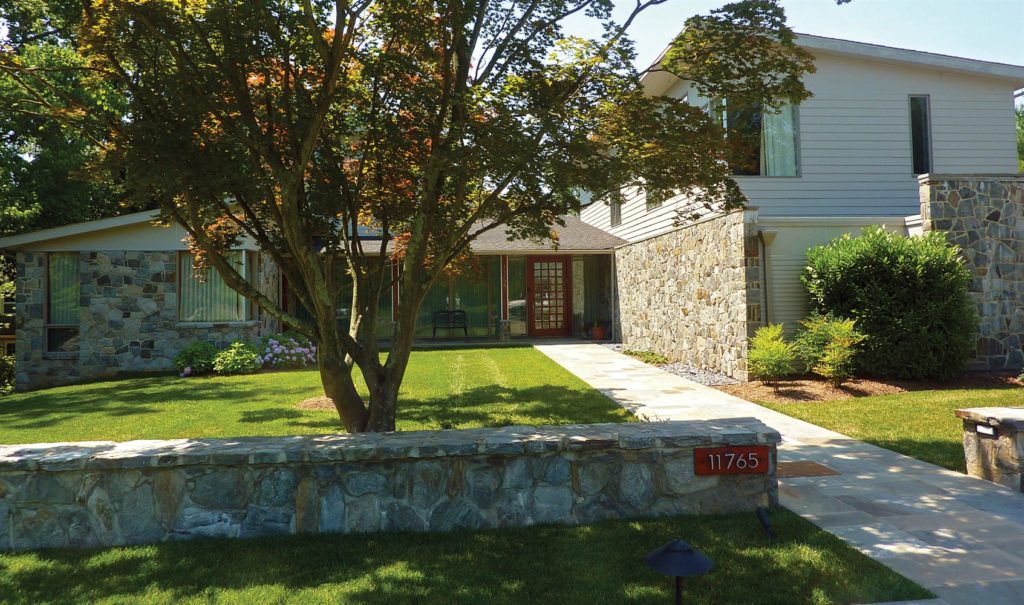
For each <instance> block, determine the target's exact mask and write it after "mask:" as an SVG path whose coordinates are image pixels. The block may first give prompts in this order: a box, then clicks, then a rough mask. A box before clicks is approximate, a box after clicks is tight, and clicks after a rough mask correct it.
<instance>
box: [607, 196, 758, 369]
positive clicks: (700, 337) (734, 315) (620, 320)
mask: <svg viewBox="0 0 1024 605" xmlns="http://www.w3.org/2000/svg"><path fill="white" fill-rule="evenodd" d="M756 222H757V210H756V209H754V208H748V209H746V210H742V211H737V212H732V213H730V214H726V215H721V216H716V217H713V218H708V219H703V220H700V221H698V222H696V223H694V224H691V225H688V226H685V227H682V228H680V229H677V230H675V231H671V232H669V233H666V234H664V235H659V236H656V237H653V238H650V239H647V240H643V241H640V242H636V243H633V244H629V245H626V246H623V247H621V248H619V249H617V250H616V251H615V264H616V280H617V285H618V290H617V291H618V308H617V309H616V314H615V315H616V317H615V321H616V322H617V326H618V330H617V333H618V334H620V335H621V337H622V342H623V344H624V345H625V346H626V347H628V348H631V349H644V350H649V351H654V352H657V353H660V354H662V355H665V356H666V357H669V358H670V359H673V360H679V361H682V362H684V363H686V364H689V365H692V366H695V367H698V368H701V369H705V370H712V371H715V372H721V373H723V374H727V375H729V376H732V377H734V378H738V379H740V380H745V379H746V377H747V338H748V337H749V336H751V335H752V334H753V331H754V330H755V329H756V328H757V327H759V326H761V325H762V304H763V292H762V287H761V286H762V278H761V258H760V243H759V241H758V237H757V227H756V224H755V223H756Z"/></svg>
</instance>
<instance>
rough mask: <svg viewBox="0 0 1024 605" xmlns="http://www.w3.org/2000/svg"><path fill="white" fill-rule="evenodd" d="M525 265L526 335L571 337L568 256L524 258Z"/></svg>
mask: <svg viewBox="0 0 1024 605" xmlns="http://www.w3.org/2000/svg"><path fill="white" fill-rule="evenodd" d="M526 266H527V270H526V296H527V300H528V301H529V303H528V305H527V310H528V312H529V324H530V325H529V334H530V336H569V335H571V334H572V296H571V294H570V291H569V288H570V284H571V283H572V282H571V281H570V279H569V277H570V275H569V273H570V271H572V264H571V262H570V257H568V256H528V257H526Z"/></svg>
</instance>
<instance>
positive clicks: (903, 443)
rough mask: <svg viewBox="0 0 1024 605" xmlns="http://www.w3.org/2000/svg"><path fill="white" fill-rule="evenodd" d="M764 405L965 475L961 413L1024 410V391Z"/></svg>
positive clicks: (918, 393) (938, 392)
mask: <svg viewBox="0 0 1024 605" xmlns="http://www.w3.org/2000/svg"><path fill="white" fill-rule="evenodd" d="M758 403H760V404H761V405H763V406H765V407H768V408H771V409H773V410H777V411H779V412H782V413H783V414H788V415H790V416H793V417H795V418H799V419H801V420H806V421H807V422H811V423H813V424H817V425H819V426H823V427H825V428H828V429H832V430H833V431H837V432H840V433H843V434H844V435H849V436H850V437H853V438H855V439H860V440H862V441H866V442H868V443H873V444H875V445H877V446H879V447H884V448H886V449H890V450H893V451H896V452H899V453H901V454H906V455H907V456H911V457H913V458H917V459H918V460H924V461H925V462H931V463H932V464H937V465H939V466H943V467H946V468H948V469H952V470H955V471H960V472H965V470H966V467H965V465H964V450H963V425H962V423H961V421H960V419H959V418H957V417H956V416H954V415H953V412H954V411H955V410H956V409H957V408H966V407H985V406H1009V407H1021V406H1024V389H1022V388H1009V387H1007V388H997V389H958V390H931V391H914V392H910V393H900V394H898V395H878V396H875V397H859V398H855V399H847V400H844V401H823V402H805V403H770V402H760V401H759V402H758Z"/></svg>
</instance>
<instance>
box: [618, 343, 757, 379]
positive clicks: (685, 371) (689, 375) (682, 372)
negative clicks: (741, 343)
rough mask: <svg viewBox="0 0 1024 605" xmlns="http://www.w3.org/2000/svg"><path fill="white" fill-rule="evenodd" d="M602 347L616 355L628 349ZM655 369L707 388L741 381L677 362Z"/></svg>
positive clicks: (620, 346) (623, 347)
mask: <svg viewBox="0 0 1024 605" xmlns="http://www.w3.org/2000/svg"><path fill="white" fill-rule="evenodd" d="M601 346H602V347H606V348H609V349H611V350H613V351H615V352H616V353H622V352H623V351H625V350H626V347H625V346H623V344H622V343H618V342H614V343H603V344H602V345H601ZM654 367H656V368H660V369H662V370H665V371H666V372H668V373H669V374H675V375H676V376H679V377H681V378H686V379H687V380H692V381H694V382H696V383H699V384H702V385H704V386H707V387H713V386H718V385H722V384H740V381H739V380H736V379H735V378H730V377H728V376H726V375H725V374H719V373H718V372H711V371H709V370H701V369H699V368H695V367H693V366H691V365H687V364H685V363H682V362H680V361H676V362H673V363H669V364H665V365H658V366H654Z"/></svg>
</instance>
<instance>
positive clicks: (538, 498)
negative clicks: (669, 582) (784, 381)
mask: <svg viewBox="0 0 1024 605" xmlns="http://www.w3.org/2000/svg"><path fill="white" fill-rule="evenodd" d="M778 442H779V434H778V433H777V432H775V431H774V430H772V429H769V428H768V427H766V426H765V425H763V424H761V423H760V422H758V421H757V420H755V419H752V418H745V419H744V418H741V419H728V420H721V421H690V422H662V423H630V424H597V425H583V426H562V427H558V426H548V427H522V426H520V427H505V428H500V429H473V430H448V431H420V432H407V433H397V434H390V435H381V434H363V435H325V436H316V437H276V438H241V439H209V440H174V441H134V442H126V443H113V442H85V443H57V444H35V445H10V446H2V447H0V550H7V549H32V548H42V547H63V546H72V547H88V546H100V545H103V546H111V545H122V544H143V543H157V542H163V541H167V540H180V539H191V538H200V537H252V536H268V535H279V534H295V533H320V532H340V533H351V532H377V531H445V530H453V529H477V528H491V527H510V526H525V525H531V524H535V523H566V524H578V523H588V522H592V521H599V520H602V519H617V518H632V517H648V516H659V515H676V514H708V513H728V512H739V511H752V510H754V509H755V508H756V507H757V506H765V505H772V504H775V503H777V499H778V498H777V484H776V479H775V462H774V461H775V454H774V450H775V446H776V444H777V443H778ZM748 444H767V445H769V446H770V447H771V449H772V456H771V459H772V462H771V465H770V466H771V468H770V469H769V473H767V474H761V475H731V476H695V475H694V459H693V456H694V452H693V450H694V447H696V446H713V445H748Z"/></svg>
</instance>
